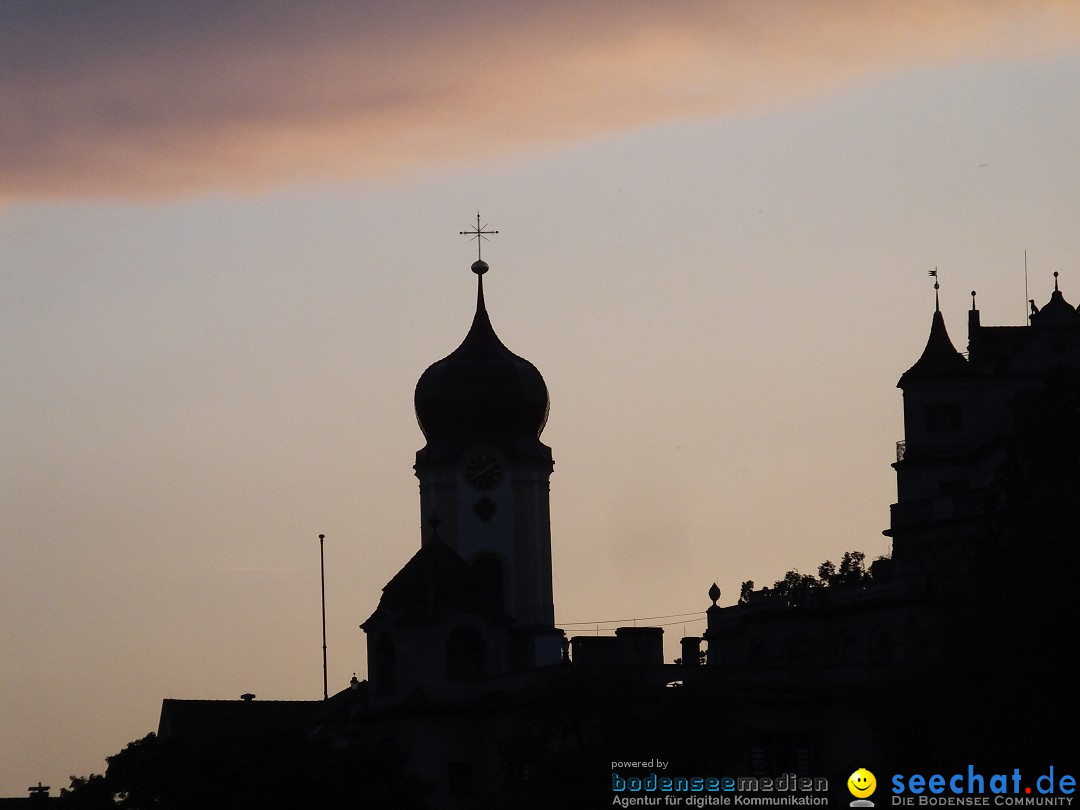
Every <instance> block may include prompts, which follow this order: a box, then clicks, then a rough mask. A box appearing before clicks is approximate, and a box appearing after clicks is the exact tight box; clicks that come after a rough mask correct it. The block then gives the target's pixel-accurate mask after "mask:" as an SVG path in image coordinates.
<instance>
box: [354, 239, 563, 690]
mask: <svg viewBox="0 0 1080 810" xmlns="http://www.w3.org/2000/svg"><path fill="white" fill-rule="evenodd" d="M476 233H477V234H478V235H479V234H480V233H482V231H481V230H480V227H479V224H478V225H477V231H476ZM472 270H473V272H474V273H475V274H476V277H477V281H476V283H477V289H476V312H475V314H474V315H473V320H472V326H471V327H470V329H469V331H468V334H466V336H465V339H464V340H463V341H462V342H461V345H460V346H458V347H457V348H456V349H455V350H454V351H453V352H451V353H450V354H449V355H447V356H446V357H444V358H443V359H442V360H439V361H438V362H437V363H434V364H432V365H431V366H429V367H428V369H427V370H426V371H424V373H423V374H422V375H421V376H420V379H419V381H418V382H417V384H416V392H415V399H414V401H415V406H416V418H417V422H418V423H419V425H420V429H421V430H422V431H423V433H424V438H425V439H426V440H427V442H426V444H425V445H424V447H423V448H422V449H421V450H420V451H419V452H417V454H416V464H415V467H414V469H415V471H416V477H417V478H418V479H419V481H420V518H421V535H420V548H419V550H418V551H417V552H416V553H415V554H414V555H413V557H412V559H410V560H409V561H408V563H406V565H405V566H404V567H403V568H402V569H401V571H399V572H398V573H397V575H395V576H394V578H393V579H391V580H390V582H389V583H387V585H386V587H385V588H383V594H382V598H381V599H380V600H379V606H378V608H377V609H376V610H375V612H374V613H373V614H372V615H371V617H370V618H369V619H368V620H367V621H366V622H364V624H363V625H361V626H362V628H363V629H364V632H365V633H366V634H367V647H368V664H369V671H370V676H371V683H372V700H373V701H374V703H375V704H378V705H389V704H392V703H398V702H401V701H403V700H408V699H409V698H410V696H412V695H415V694H417V693H420V694H423V695H425V696H426V697H427V698H429V699H437V700H450V701H459V700H469V699H473V698H475V697H476V695H477V694H478V692H477V690H478V689H480V690H484V689H490V688H492V687H491V683H492V679H499V678H507V677H509V678H516V677H518V676H519V675H521V674H522V673H526V672H529V671H530V670H534V669H536V668H538V667H543V666H548V665H551V664H557V663H559V661H560V660H561V658H562V650H563V641H564V636H563V633H562V631H561V630H559V629H557V628H556V627H555V610H554V607H553V604H552V584H551V516H550V510H549V507H548V497H549V479H550V476H551V471H552V469H553V466H554V465H553V462H552V459H551V448H549V447H547V446H546V445H545V444H543V443H542V442H541V441H540V433H541V431H543V429H544V425H545V423H546V422H547V414H548V392H547V385H546V384H545V383H544V378H543V377H542V376H541V374H540V372H539V371H537V369H536V367H535V366H534V365H533V364H532V363H530V362H529V361H528V360H525V359H523V358H521V357H518V356H517V355H516V354H514V353H513V352H511V351H510V350H509V349H507V348H506V346H504V345H503V343H502V341H501V340H499V337H498V336H497V335H496V334H495V330H494V329H493V328H492V326H491V319H490V318H489V317H488V313H487V308H486V306H485V303H484V274H485V273H487V271H488V265H487V263H486V262H484V261H482V260H479V259H478V260H477V261H476V262H475V263H473V265H472Z"/></svg>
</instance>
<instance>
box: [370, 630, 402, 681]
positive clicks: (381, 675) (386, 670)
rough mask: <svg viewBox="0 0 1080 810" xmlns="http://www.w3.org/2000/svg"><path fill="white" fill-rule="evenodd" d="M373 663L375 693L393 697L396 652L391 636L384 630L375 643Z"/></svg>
mask: <svg viewBox="0 0 1080 810" xmlns="http://www.w3.org/2000/svg"><path fill="white" fill-rule="evenodd" d="M374 663H375V666H374V667H372V674H373V675H374V680H375V684H374V686H375V691H376V692H377V693H378V694H380V695H393V694H394V693H396V692H397V651H396V649H395V647H394V638H393V636H391V635H390V634H389V633H387V632H386V631H385V630H384V631H383V632H382V633H379V637H378V639H376V641H375V662H374Z"/></svg>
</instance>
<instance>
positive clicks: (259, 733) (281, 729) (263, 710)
mask: <svg viewBox="0 0 1080 810" xmlns="http://www.w3.org/2000/svg"><path fill="white" fill-rule="evenodd" d="M322 703H323V701H321V700H250V701H249V700H173V699H171V698H170V699H166V700H163V701H162V702H161V720H160V721H159V722H158V736H159V737H162V738H170V737H171V738H177V739H184V740H199V741H215V742H242V741H256V740H265V739H267V738H276V739H299V738H300V737H302V736H303V735H304V734H305V733H306V732H307V729H308V726H309V724H310V722H311V719H312V717H313V716H314V715H315V712H316V711H317V710H318V709H319V707H321V706H322Z"/></svg>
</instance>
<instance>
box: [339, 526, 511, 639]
mask: <svg viewBox="0 0 1080 810" xmlns="http://www.w3.org/2000/svg"><path fill="white" fill-rule="evenodd" d="M448 610H469V611H474V612H477V613H481V614H486V615H487V616H489V617H490V618H493V619H495V620H497V621H499V622H507V623H509V622H510V621H511V619H510V617H509V616H508V615H507V614H506V613H505V612H503V611H502V610H500V609H499V608H498V606H497V605H496V604H495V603H494V601H493V599H492V597H491V595H490V594H489V593H488V590H487V588H486V587H485V584H484V582H483V580H482V579H481V578H480V575H479V574H477V573H476V571H475V570H474V569H473V567H472V566H471V565H469V564H468V563H467V562H465V560H463V559H462V558H461V556H460V555H459V554H458V553H457V552H456V551H454V550H453V549H452V548H450V547H449V546H448V545H446V543H444V542H442V541H441V540H439V539H438V538H437V537H432V538H430V539H429V540H427V542H425V543H424V544H423V545H422V546H421V547H420V550H419V551H417V552H416V554H414V555H413V556H412V559H411V560H409V561H408V562H407V563H405V567H404V568H402V569H401V570H400V571H398V572H397V574H396V575H395V576H394V578H393V579H391V580H390V581H389V582H388V583H387V584H386V587H385V588H383V595H382V598H381V599H380V600H379V606H378V607H377V608H376V609H375V612H374V613H373V614H372V615H371V616H370V617H369V618H368V620H367V621H366V622H364V623H363V624H362V625H360V626H361V627H362V628H363V629H365V630H366V629H367V626H368V624H369V623H371V622H372V621H373V620H374V619H375V618H376V617H380V618H382V617H383V616H392V617H393V618H394V619H395V620H397V621H404V622H408V623H431V622H435V621H437V620H438V619H439V617H440V616H441V615H442V614H443V613H445V612H447V611H448Z"/></svg>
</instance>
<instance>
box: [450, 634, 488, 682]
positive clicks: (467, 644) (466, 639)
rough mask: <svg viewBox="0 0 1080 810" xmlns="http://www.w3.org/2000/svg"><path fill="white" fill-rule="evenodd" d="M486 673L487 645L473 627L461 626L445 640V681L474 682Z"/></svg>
mask: <svg viewBox="0 0 1080 810" xmlns="http://www.w3.org/2000/svg"><path fill="white" fill-rule="evenodd" d="M486 673H487V645H485V644H484V638H483V636H481V635H480V633H479V631H477V630H476V628H474V627H467V626H465V625H462V626H460V627H457V628H455V629H454V631H453V632H452V633H451V634H450V637H449V638H448V639H447V640H446V679H447V680H448V681H476V680H479V679H480V678H483V677H484V675H485V674H486Z"/></svg>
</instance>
